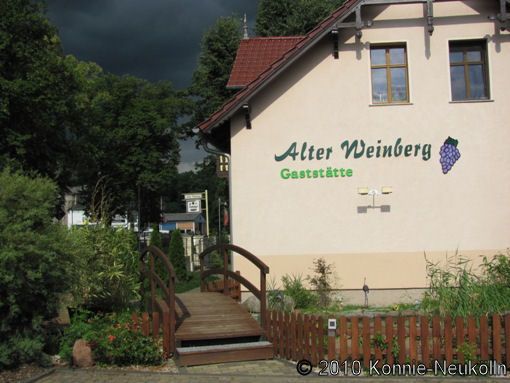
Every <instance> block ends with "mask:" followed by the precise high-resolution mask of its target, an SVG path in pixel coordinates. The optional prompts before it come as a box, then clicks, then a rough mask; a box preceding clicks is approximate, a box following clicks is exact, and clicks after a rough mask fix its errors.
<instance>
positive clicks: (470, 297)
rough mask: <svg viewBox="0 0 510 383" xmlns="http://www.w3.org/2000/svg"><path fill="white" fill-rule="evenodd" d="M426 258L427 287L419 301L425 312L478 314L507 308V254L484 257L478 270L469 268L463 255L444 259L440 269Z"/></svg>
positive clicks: (509, 294) (509, 295)
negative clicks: (489, 258) (444, 264)
mask: <svg viewBox="0 0 510 383" xmlns="http://www.w3.org/2000/svg"><path fill="white" fill-rule="evenodd" d="M426 261H427V274H428V278H429V280H430V286H429V290H428V291H427V292H426V293H425V295H424V298H423V301H422V304H421V306H422V308H423V309H424V310H425V311H427V312H430V313H433V314H440V315H452V316H468V315H475V316H481V315H486V314H488V313H503V312H505V311H508V310H510V284H508V278H509V277H508V274H507V273H508V272H509V270H508V266H509V264H510V261H509V258H508V255H497V256H495V257H493V258H492V259H491V260H490V261H489V260H488V259H487V258H484V260H483V263H482V265H481V267H480V270H479V271H478V272H477V273H475V272H474V271H473V270H472V269H473V268H472V264H471V262H470V261H469V260H467V259H464V258H462V257H459V258H458V259H455V258H449V259H447V265H446V267H443V268H441V267H440V266H439V265H438V264H437V263H432V262H430V261H428V260H426Z"/></svg>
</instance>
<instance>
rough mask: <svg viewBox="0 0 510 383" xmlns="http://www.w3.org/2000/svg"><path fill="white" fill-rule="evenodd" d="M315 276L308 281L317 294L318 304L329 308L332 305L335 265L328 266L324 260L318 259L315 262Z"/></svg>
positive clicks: (309, 277)
mask: <svg viewBox="0 0 510 383" xmlns="http://www.w3.org/2000/svg"><path fill="white" fill-rule="evenodd" d="M313 264H314V267H313V272H314V275H313V276H310V275H309V276H308V277H307V279H308V281H309V282H310V284H311V285H312V286H313V288H314V289H315V291H316V293H317V297H318V304H319V305H320V306H322V307H328V306H329V305H330V304H331V296H330V294H331V289H332V283H333V268H334V265H333V264H328V263H327V262H326V260H325V259H324V258H317V259H315V260H314V261H313Z"/></svg>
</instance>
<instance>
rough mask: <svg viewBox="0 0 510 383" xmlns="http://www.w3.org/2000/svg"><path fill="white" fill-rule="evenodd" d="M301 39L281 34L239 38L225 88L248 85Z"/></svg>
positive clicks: (301, 37)
mask: <svg viewBox="0 0 510 383" xmlns="http://www.w3.org/2000/svg"><path fill="white" fill-rule="evenodd" d="M302 39H303V36H288V37H286V36H283V37H254V38H249V39H244V40H241V42H240V44H239V48H238V49H237V55H236V59H235V61H234V65H233V66H232V71H231V72H230V78H229V80H228V83H227V88H242V87H244V86H246V85H248V84H249V83H250V82H252V81H253V80H255V79H256V78H257V77H259V75H260V74H261V73H262V72H264V71H265V70H266V69H267V68H269V67H270V66H271V64H273V63H274V62H275V61H277V60H278V59H280V58H281V57H282V56H283V55H284V54H285V53H287V51H288V50H289V49H291V48H293V47H294V46H295V45H296V44H297V43H298V42H299V41H300V40H302Z"/></svg>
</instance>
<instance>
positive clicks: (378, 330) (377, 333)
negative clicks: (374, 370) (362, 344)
mask: <svg viewBox="0 0 510 383" xmlns="http://www.w3.org/2000/svg"><path fill="white" fill-rule="evenodd" d="M376 337H377V338H376ZM374 339H382V320H381V317H380V316H376V317H375V318H374ZM374 354H375V360H376V361H379V362H382V350H381V344H379V342H375V343H374Z"/></svg>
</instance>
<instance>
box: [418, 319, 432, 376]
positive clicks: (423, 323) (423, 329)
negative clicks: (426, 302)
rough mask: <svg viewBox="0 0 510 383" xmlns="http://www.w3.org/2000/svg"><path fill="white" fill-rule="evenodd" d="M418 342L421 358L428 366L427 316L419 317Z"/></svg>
mask: <svg viewBox="0 0 510 383" xmlns="http://www.w3.org/2000/svg"><path fill="white" fill-rule="evenodd" d="M420 342H421V360H422V362H423V363H424V364H425V365H426V366H427V368H428V367H430V348H429V318H427V317H426V316H421V317H420Z"/></svg>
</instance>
